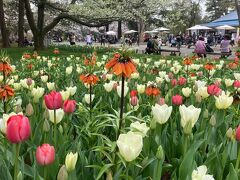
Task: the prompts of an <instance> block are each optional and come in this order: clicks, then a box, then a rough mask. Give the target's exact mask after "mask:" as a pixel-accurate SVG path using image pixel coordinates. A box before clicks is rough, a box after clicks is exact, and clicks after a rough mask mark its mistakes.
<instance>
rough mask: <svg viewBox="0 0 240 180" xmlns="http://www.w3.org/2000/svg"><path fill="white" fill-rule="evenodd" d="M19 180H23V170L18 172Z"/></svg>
mask: <svg viewBox="0 0 240 180" xmlns="http://www.w3.org/2000/svg"><path fill="white" fill-rule="evenodd" d="M17 180H23V175H22V172H21V171H19V172H18V175H17Z"/></svg>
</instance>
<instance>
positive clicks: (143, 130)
mask: <svg viewBox="0 0 240 180" xmlns="http://www.w3.org/2000/svg"><path fill="white" fill-rule="evenodd" d="M130 128H131V131H132V132H134V133H135V134H140V135H141V136H142V137H145V136H146V135H147V132H148V130H149V129H150V128H149V127H147V125H146V123H140V122H138V121H136V122H134V123H131V124H130Z"/></svg>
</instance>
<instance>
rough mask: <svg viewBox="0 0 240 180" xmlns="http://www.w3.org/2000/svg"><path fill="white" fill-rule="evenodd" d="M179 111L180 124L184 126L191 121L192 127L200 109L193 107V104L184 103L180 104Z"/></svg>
mask: <svg viewBox="0 0 240 180" xmlns="http://www.w3.org/2000/svg"><path fill="white" fill-rule="evenodd" d="M179 112H180V115H181V126H182V127H183V128H184V127H185V126H186V125H187V124H188V123H191V126H192V128H193V126H194V125H195V123H196V122H197V120H198V118H199V115H200V113H201V109H200V108H195V107H194V106H193V105H191V106H188V107H186V106H185V105H180V107H179Z"/></svg>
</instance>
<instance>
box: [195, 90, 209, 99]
mask: <svg viewBox="0 0 240 180" xmlns="http://www.w3.org/2000/svg"><path fill="white" fill-rule="evenodd" d="M196 96H197V97H201V98H203V99H205V98H207V97H208V96H209V94H208V91H207V87H200V88H198V90H197V92H196Z"/></svg>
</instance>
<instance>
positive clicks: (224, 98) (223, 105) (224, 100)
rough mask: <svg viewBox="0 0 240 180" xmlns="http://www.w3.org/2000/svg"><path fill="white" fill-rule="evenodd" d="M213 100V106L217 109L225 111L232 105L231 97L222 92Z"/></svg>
mask: <svg viewBox="0 0 240 180" xmlns="http://www.w3.org/2000/svg"><path fill="white" fill-rule="evenodd" d="M215 99H216V102H215V105H216V107H217V109H227V108H228V107H229V106H231V105H232V103H233V97H232V96H230V97H229V95H228V94H226V93H225V92H224V91H222V94H221V95H220V96H218V97H215Z"/></svg>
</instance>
